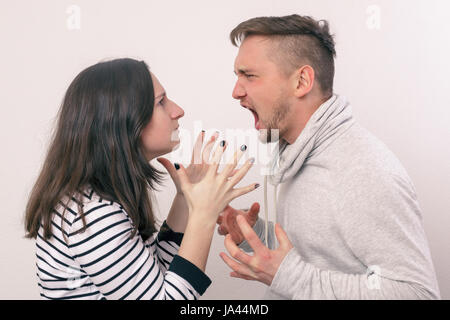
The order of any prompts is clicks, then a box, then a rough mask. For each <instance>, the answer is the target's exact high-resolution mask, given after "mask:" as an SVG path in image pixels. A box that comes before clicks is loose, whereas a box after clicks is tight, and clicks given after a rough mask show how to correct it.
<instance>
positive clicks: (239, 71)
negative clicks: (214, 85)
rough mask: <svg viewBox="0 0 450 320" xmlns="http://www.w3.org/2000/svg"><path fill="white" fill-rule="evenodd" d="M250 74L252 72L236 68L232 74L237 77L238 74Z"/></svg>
mask: <svg viewBox="0 0 450 320" xmlns="http://www.w3.org/2000/svg"><path fill="white" fill-rule="evenodd" d="M251 72H252V70H250V69H246V68H238V69H237V71H236V70H234V74H235V75H237V74H238V73H239V74H246V73H251Z"/></svg>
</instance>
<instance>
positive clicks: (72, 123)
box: [25, 59, 257, 299]
mask: <svg viewBox="0 0 450 320" xmlns="http://www.w3.org/2000/svg"><path fill="white" fill-rule="evenodd" d="M183 115H184V113H183V110H182V109H181V108H180V107H179V106H177V105H176V104H175V103H174V102H173V101H171V100H170V99H169V98H168V97H167V95H166V94H165V91H164V88H163V87H162V86H161V84H160V83H159V81H158V79H157V78H156V77H155V76H154V75H153V74H151V73H150V71H149V69H148V67H147V65H146V64H145V63H144V62H143V61H136V60H133V59H117V60H113V61H108V62H102V63H98V64H96V65H93V66H91V67H89V68H87V69H86V70H84V71H82V72H81V73H80V74H79V75H78V76H77V77H76V78H75V79H74V81H73V82H72V83H71V85H70V86H69V88H68V90H67V93H66V95H65V97H64V101H63V103H62V106H61V109H60V112H59V120H58V124H57V128H56V132H55V135H54V138H53V141H52V144H51V145H50V148H49V151H48V154H47V157H46V160H45V162H44V165H43V168H42V170H41V173H40V175H39V177H38V179H37V182H36V184H35V186H34V188H33V190H32V193H31V196H30V199H29V202H28V205H27V208H26V215H25V227H26V231H27V237H29V238H36V257H37V263H36V264H37V269H38V271H37V276H38V284H39V287H40V292H41V296H42V297H43V298H47V299H197V298H198V297H199V296H200V295H201V294H203V292H204V291H205V290H206V288H207V287H208V286H209V284H210V282H211V281H210V279H209V278H208V277H207V276H206V275H205V273H204V271H205V266H206V260H207V257H208V252H209V248H210V244H211V240H212V236H213V233H214V227H215V223H216V220H217V218H218V215H219V212H221V211H222V210H223V209H224V207H225V206H226V205H227V203H229V202H230V201H231V200H232V199H234V198H236V197H238V196H240V195H243V194H245V193H248V192H250V191H252V190H254V189H255V188H256V187H257V185H255V184H252V185H250V186H247V187H244V188H237V189H233V187H234V186H235V185H236V184H237V183H238V182H239V181H240V180H241V179H242V178H243V177H244V175H245V174H246V173H247V172H248V170H249V169H250V167H251V165H252V162H253V161H251V160H248V161H247V162H246V163H245V164H244V165H243V166H242V167H241V168H240V169H238V170H234V169H235V166H236V163H237V162H238V161H239V159H240V157H241V156H242V155H243V153H244V151H245V148H241V149H242V150H239V151H238V152H236V153H235V158H234V160H235V161H234V163H233V164H227V165H226V166H225V168H224V169H223V170H222V172H220V173H218V172H217V169H218V163H219V161H220V159H221V156H222V154H223V152H224V149H225V148H226V143H225V141H222V142H221V143H220V144H219V146H218V147H217V148H216V149H215V150H214V152H213V153H212V155H211V152H212V147H213V145H214V143H215V139H216V138H217V136H213V137H212V138H211V140H210V141H208V142H207V144H206V146H205V147H204V149H203V151H202V146H203V138H204V132H202V133H201V134H200V136H199V138H198V139H197V143H196V145H195V147H194V154H193V160H194V159H196V160H197V161H193V162H192V163H191V165H190V166H189V167H187V168H184V167H183V166H182V165H178V164H175V166H173V165H172V164H171V163H170V161H168V160H167V159H164V158H159V159H158V160H159V161H160V162H161V164H163V165H164V167H165V168H166V169H167V170H168V172H169V173H170V175H171V177H172V179H173V181H174V183H175V185H176V188H177V194H176V196H175V199H174V201H173V204H172V207H171V209H170V212H169V215H168V217H167V219H166V221H165V222H164V223H163V225H162V226H161V228H160V231H159V232H158V233H157V234H156V233H155V232H156V228H155V218H154V216H153V211H152V205H151V202H150V200H149V199H150V198H149V189H154V188H155V185H156V184H158V183H160V181H161V178H162V172H160V171H157V170H156V169H155V168H153V167H152V166H151V165H150V164H149V161H150V160H151V159H154V158H156V157H158V156H160V155H163V154H165V153H168V152H170V151H172V150H173V148H174V147H175V146H177V145H178V144H179V139H178V137H177V128H178V119H179V118H181V117H182V116H183ZM210 157H211V161H208V160H209V159H210Z"/></svg>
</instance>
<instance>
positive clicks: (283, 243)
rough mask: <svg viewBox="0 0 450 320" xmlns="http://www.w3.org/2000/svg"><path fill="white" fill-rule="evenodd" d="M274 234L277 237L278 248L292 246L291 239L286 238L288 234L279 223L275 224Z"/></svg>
mask: <svg viewBox="0 0 450 320" xmlns="http://www.w3.org/2000/svg"><path fill="white" fill-rule="evenodd" d="M275 236H276V237H277V240H278V243H279V244H280V248H282V249H286V250H287V249H290V248H292V247H293V246H292V243H291V241H290V240H289V238H288V235H287V234H286V232H285V231H284V230H283V228H282V227H281V226H280V224H279V223H276V224H275Z"/></svg>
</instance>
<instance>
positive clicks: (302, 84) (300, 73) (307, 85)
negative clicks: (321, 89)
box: [293, 65, 315, 98]
mask: <svg viewBox="0 0 450 320" xmlns="http://www.w3.org/2000/svg"><path fill="white" fill-rule="evenodd" d="M314 80H315V78H314V69H313V68H312V67H311V66H309V65H304V66H302V67H301V68H299V69H297V71H296V72H295V73H294V77H293V81H294V83H293V84H294V86H295V87H294V95H295V96H296V97H297V98H302V97H304V96H305V95H306V94H308V93H309V92H310V91H311V90H312V88H313V86H314Z"/></svg>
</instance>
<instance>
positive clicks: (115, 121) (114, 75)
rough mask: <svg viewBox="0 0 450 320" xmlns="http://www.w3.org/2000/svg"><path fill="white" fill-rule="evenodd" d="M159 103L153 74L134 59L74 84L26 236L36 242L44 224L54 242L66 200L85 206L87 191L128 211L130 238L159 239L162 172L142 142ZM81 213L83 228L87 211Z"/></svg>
mask: <svg viewBox="0 0 450 320" xmlns="http://www.w3.org/2000/svg"><path fill="white" fill-rule="evenodd" d="M154 99H155V94H154V89H153V82H152V78H151V75H150V71H149V68H148V66H147V64H146V63H145V62H143V61H137V60H134V59H128V58H126V59H116V60H112V61H106V62H100V63H97V64H95V65H93V66H91V67H89V68H87V69H85V70H83V71H82V72H81V73H80V74H79V75H78V76H77V77H76V78H75V79H74V80H73V81H72V83H71V84H70V86H69V88H68V90H67V92H66V94H65V97H64V100H63V103H62V106H61V108H60V110H59V114H58V123H57V126H56V130H55V133H54V137H53V140H52V142H51V145H50V148H49V150H48V154H47V157H46V159H45V161H44V164H43V167H42V169H41V172H40V174H39V177H38V179H37V181H36V183H35V185H34V187H33V189H32V191H31V195H30V198H29V201H28V204H27V207H26V212H25V229H26V232H27V233H26V237H28V238H36V236H37V235H38V230H39V228H40V226H41V225H42V226H43V233H44V235H43V236H44V238H45V239H49V238H50V237H51V236H52V216H53V214H54V213H53V212H54V209H55V207H56V206H57V205H58V203H60V202H61V200H62V199H66V198H67V199H69V201H70V199H76V200H78V201H76V202H78V203H80V202H81V192H80V191H82V190H83V189H84V188H86V187H89V186H90V187H92V189H93V190H94V191H95V192H96V193H97V194H98V195H99V196H101V197H102V198H104V199H106V200H110V201H115V202H117V203H119V204H120V205H121V206H122V207H123V209H124V210H125V212H126V213H127V214H128V216H129V217H130V218H131V220H132V222H133V226H134V230H133V232H132V234H131V236H134V235H135V234H136V232H137V231H139V233H140V234H141V236H142V237H143V238H144V239H147V238H148V237H149V236H150V235H151V234H152V233H153V232H155V230H156V228H155V218H154V215H153V211H152V206H151V202H150V198H149V189H154V188H155V183H156V184H159V183H160V182H161V180H162V177H163V173H162V172H160V171H158V170H156V169H155V168H154V167H152V166H151V165H150V164H149V162H148V160H147V159H146V157H145V155H144V151H143V150H142V142H141V132H142V130H143V128H144V127H145V126H146V125H147V124H148V122H149V121H150V119H151V117H152V113H153V105H154ZM69 201H67V203H65V205H66V206H67V205H68V202H69ZM78 209H79V213H80V215H81V217H82V220H83V223H84V229H85V228H86V221H85V219H84V214H83V210H82V206H81V205H79V206H78ZM64 211H65V210H64ZM61 220H62V221H64V219H61Z"/></svg>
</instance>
